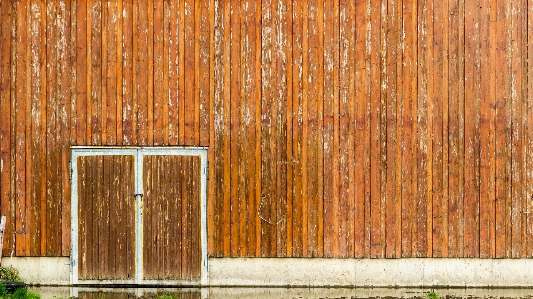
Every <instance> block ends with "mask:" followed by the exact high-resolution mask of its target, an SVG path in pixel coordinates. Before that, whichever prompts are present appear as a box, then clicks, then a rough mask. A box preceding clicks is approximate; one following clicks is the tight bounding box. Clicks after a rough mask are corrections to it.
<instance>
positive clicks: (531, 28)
mask: <svg viewBox="0 0 533 299" xmlns="http://www.w3.org/2000/svg"><path fill="white" fill-rule="evenodd" d="M524 14H526V15H527V18H528V22H527V26H526V30H527V32H533V22H532V21H531V20H533V2H532V1H531V0H528V1H527V12H525V13H524ZM491 29H492V28H491ZM492 31H493V30H491V32H492ZM525 42H526V44H527V52H528V53H527V57H528V59H527V95H526V98H527V112H526V113H527V130H526V132H527V133H526V139H527V143H526V145H525V146H526V148H527V153H526V168H527V169H528V171H527V172H526V178H525V179H526V181H528V182H530V181H531V179H533V172H532V171H531V170H530V169H531V167H532V166H533V164H532V163H533V151H532V149H533V148H532V143H533V135H532V131H533V114H532V113H533V109H532V108H533V105H532V100H533V35H530V34H528V35H527V40H526V41H525ZM526 186H527V187H526V188H527V189H526V195H527V198H528V199H529V200H528V204H527V211H528V212H531V211H533V201H532V200H531V196H532V195H533V188H532V185H531V184H527V185H526ZM530 217H531V216H530ZM528 221H529V222H528V223H531V220H530V219H528ZM525 247H526V248H527V252H526V255H527V256H532V255H533V225H531V224H529V226H528V228H527V230H526V245H525Z"/></svg>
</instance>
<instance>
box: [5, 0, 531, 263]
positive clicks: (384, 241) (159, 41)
mask: <svg viewBox="0 0 533 299" xmlns="http://www.w3.org/2000/svg"><path fill="white" fill-rule="evenodd" d="M530 32H533V1H532V0H472V1H465V0H462V1H460V0H447V1H438V0H418V1H416V0H357V1H354V0H352V1H348V0H293V1H286V0H263V1H255V0H228V1H223V0H205V1H200V0H198V1H194V0H180V1H178V0H165V1H163V0H147V1H133V0H123V1H120V0H118V1H104V0H88V1H81V0H48V1H45V0H20V1H14V0H13V1H9V0H0V116H1V117H0V199H1V211H2V214H6V215H8V228H7V230H6V234H7V235H6V239H5V244H4V251H3V254H5V255H11V254H13V255H16V256H40V255H50V256H61V255H63V256H64V255H68V254H69V252H70V195H69V194H70V190H69V188H70V181H69V159H70V157H69V155H70V150H69V146H71V145H142V146H151V145H181V146H208V147H209V160H210V173H209V179H210V180H209V182H208V186H209V198H208V203H209V205H208V218H209V221H208V232H209V244H208V245H209V253H210V255H211V256H263V257H370V258H380V257H386V258H399V257H481V258H502V257H509V258H510V257H513V258H516V257H531V256H532V255H533V218H532V217H533V214H528V213H531V212H533V200H532V196H533V184H532V183H531V182H532V181H533V34H531V33H530Z"/></svg>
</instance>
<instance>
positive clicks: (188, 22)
mask: <svg viewBox="0 0 533 299" xmlns="http://www.w3.org/2000/svg"><path fill="white" fill-rule="evenodd" d="M183 5H184V10H185V15H184V26H185V27H184V38H185V39H184V53H185V56H184V57H185V58H184V68H185V70H184V72H185V73H184V80H185V86H184V94H185V99H184V100H185V105H184V114H183V117H184V126H185V127H184V142H185V144H187V145H194V144H195V141H196V140H195V134H194V133H195V129H196V127H195V126H196V123H195V106H196V100H197V97H196V92H195V91H196V89H195V80H194V79H195V58H196V55H195V33H194V29H195V1H192V0H186V1H184V2H183Z"/></svg>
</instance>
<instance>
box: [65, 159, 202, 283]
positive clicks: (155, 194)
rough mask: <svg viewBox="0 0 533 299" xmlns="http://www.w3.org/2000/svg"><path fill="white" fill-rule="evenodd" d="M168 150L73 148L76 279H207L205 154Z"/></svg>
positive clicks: (121, 280)
mask: <svg viewBox="0 0 533 299" xmlns="http://www.w3.org/2000/svg"><path fill="white" fill-rule="evenodd" d="M165 153H166V152H164V151H162V150H160V151H157V150H156V149H153V150H148V149H143V150H132V149H127V150H125V151H120V150H113V151H111V152H106V151H105V150H101V149H98V150H95V151H88V150H87V149H83V150H80V151H73V158H75V159H76V160H75V163H74V164H75V165H74V167H73V170H74V171H75V172H76V182H75V183H74V184H73V189H75V190H73V205H76V207H74V206H73V227H74V228H75V229H76V232H75V233H74V234H73V263H72V264H73V274H74V275H73V283H113V284H120V283H125V284H131V283H135V284H154V283H156V284H160V283H165V282H172V281H189V282H197V283H199V282H200V280H201V278H202V268H203V267H202V261H203V260H204V259H205V257H204V247H205V244H203V243H204V242H202V240H203V239H205V213H204V212H205V211H202V210H203V208H204V207H205V202H204V200H203V198H202V197H203V194H205V192H202V188H203V189H205V184H204V182H203V180H205V167H204V166H203V165H204V164H205V161H204V160H205V155H194V154H190V153H189V152H187V153H189V155H183V153H182V152H177V153H176V152H174V154H165ZM170 153H173V152H170ZM180 153H181V154H180ZM193 153H194V152H193ZM199 153H200V154H201V153H203V152H202V151H199ZM74 209H75V211H74ZM74 222H76V223H74ZM74 239H75V240H74ZM74 255H75V256H74ZM74 272H75V273H74Z"/></svg>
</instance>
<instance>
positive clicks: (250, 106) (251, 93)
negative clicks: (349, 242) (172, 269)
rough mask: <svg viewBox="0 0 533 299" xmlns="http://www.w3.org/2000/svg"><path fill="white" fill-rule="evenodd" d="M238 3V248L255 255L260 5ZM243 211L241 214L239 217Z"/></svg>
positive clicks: (249, 2) (255, 3)
mask: <svg viewBox="0 0 533 299" xmlns="http://www.w3.org/2000/svg"><path fill="white" fill-rule="evenodd" d="M241 5H242V8H241V9H242V17H241V19H240V22H241V24H240V26H241V28H240V30H241V61H242V62H243V63H242V64H241V79H240V80H241V96H242V98H243V100H242V101H241V103H240V104H241V105H240V118H241V120H242V122H243V128H242V140H241V142H242V144H241V145H240V146H241V153H242V157H241V164H240V171H241V172H246V173H247V175H242V176H241V179H242V180H243V182H242V183H243V185H244V186H243V188H244V189H245V191H244V192H245V194H244V196H245V202H246V204H244V205H243V207H241V208H244V209H247V215H246V216H245V217H246V219H247V221H246V223H241V229H245V234H246V238H245V240H243V241H245V243H244V244H243V246H244V248H241V253H244V254H245V255H248V256H255V255H256V251H257V248H256V244H257V241H256V240H257V235H256V230H257V228H256V226H257V225H256V220H257V219H258V217H257V209H258V206H257V204H256V193H257V190H256V184H255V179H256V177H257V173H259V171H258V169H256V161H257V159H258V157H256V150H255V143H256V140H257V139H258V138H257V133H258V132H257V131H256V115H257V111H258V110H259V108H258V107H257V105H256V99H257V97H258V95H259V94H260V91H259V90H258V83H259V77H260V76H258V73H259V72H260V70H258V69H257V68H256V61H257V60H258V59H260V55H259V53H260V52H258V51H256V49H257V39H258V38H260V36H259V35H260V34H259V30H260V28H259V26H258V25H257V23H256V19H257V16H256V7H258V6H260V5H259V3H257V1H247V2H244V3H242V4H241ZM242 216H243V215H241V217H242ZM241 220H242V219H241Z"/></svg>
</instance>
